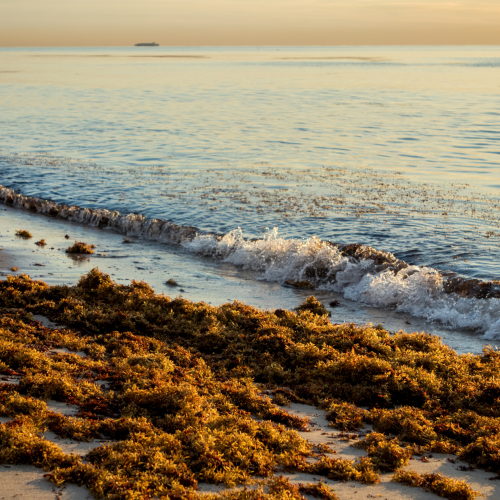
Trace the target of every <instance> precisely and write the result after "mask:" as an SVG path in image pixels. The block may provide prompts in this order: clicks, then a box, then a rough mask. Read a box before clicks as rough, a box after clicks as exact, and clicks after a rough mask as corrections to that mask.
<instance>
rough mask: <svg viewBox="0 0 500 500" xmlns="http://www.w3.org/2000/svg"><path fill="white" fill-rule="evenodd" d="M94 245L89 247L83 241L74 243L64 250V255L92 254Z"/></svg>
mask: <svg viewBox="0 0 500 500" xmlns="http://www.w3.org/2000/svg"><path fill="white" fill-rule="evenodd" d="M94 248H95V245H89V244H88V243H85V242H83V241H75V244H74V245H72V246H70V247H68V248H67V249H66V253H79V254H93V253H94V250H93V249H94Z"/></svg>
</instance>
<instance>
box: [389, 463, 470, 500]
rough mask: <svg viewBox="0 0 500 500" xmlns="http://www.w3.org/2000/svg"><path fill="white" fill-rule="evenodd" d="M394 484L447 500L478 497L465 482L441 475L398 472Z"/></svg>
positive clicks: (463, 499)
mask: <svg viewBox="0 0 500 500" xmlns="http://www.w3.org/2000/svg"><path fill="white" fill-rule="evenodd" d="M392 480H393V481H394V482H396V483H403V484H407V485H408V486H419V487H421V488H424V489H425V490H427V491H431V492H432V493H435V494H436V495H439V496H440V497H443V498H448V499H449V500H474V499H475V498H476V497H478V496H479V495H480V493H479V492H477V491H474V490H473V489H472V488H471V487H470V486H469V485H468V484H467V483H466V482H465V481H459V480H457V479H452V478H450V477H446V476H443V475H442V474H432V473H429V474H419V473H418V472H415V471H412V470H410V471H403V470H399V471H397V472H396V474H394V477H393V479H392Z"/></svg>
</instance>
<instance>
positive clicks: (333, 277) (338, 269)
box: [183, 228, 500, 340]
mask: <svg viewBox="0 0 500 500" xmlns="http://www.w3.org/2000/svg"><path fill="white" fill-rule="evenodd" d="M183 246H184V247H185V248H187V249H189V250H191V251H193V252H196V253H200V254H203V255H211V256H216V257H217V258H220V259H222V260H223V261H224V262H229V263H232V264H234V265H237V266H241V267H243V268H245V269H250V270H253V271H257V272H259V273H261V279H264V280H268V281H278V282H284V281H286V280H299V281H300V280H308V281H311V282H313V283H314V284H315V285H316V286H317V287H318V288H319V289H324V290H333V291H336V292H340V293H343V295H344V296H345V297H346V298H348V299H350V300H354V301H358V302H363V303H365V304H368V305H371V306H374V307H379V308H388V307H390V308H395V309H396V310H397V311H400V312H405V313H408V314H410V315H412V316H416V317H419V318H425V319H427V320H428V321H437V322H440V323H442V324H444V325H446V326H449V327H451V328H459V329H473V330H477V331H480V332H482V333H484V338H485V339H487V340H494V339H497V338H500V299H497V298H485V299H477V298H474V297H471V298H465V297H460V296H459V295H457V294H455V293H451V294H448V293H446V292H445V290H444V286H443V276H442V275H441V273H440V272H439V271H438V270H436V269H432V268H427V267H419V266H408V267H406V268H405V269H402V270H400V271H399V272H398V273H397V274H395V273H394V272H393V271H392V270H388V269H385V270H381V271H378V270H377V268H378V267H379V266H377V264H376V263H375V262H374V261H373V260H371V259H363V260H357V259H354V258H350V257H346V256H344V255H342V253H341V252H340V251H339V249H338V248H337V247H336V246H332V245H330V244H328V243H327V242H323V241H320V240H319V239H317V238H314V237H313V238H309V239H307V240H305V241H300V240H296V239H285V238H281V237H279V235H278V231H277V229H276V228H275V229H274V230H272V231H270V232H269V233H268V234H267V235H266V236H265V237H264V238H263V239H261V240H256V241H250V240H246V239H245V238H244V237H243V235H242V233H241V231H240V230H234V231H231V232H230V233H228V234H227V235H225V236H224V237H223V238H222V239H220V240H217V238H215V237H213V236H211V235H204V236H197V237H195V238H194V239H192V240H189V241H185V242H184V243H183ZM318 271H320V273H319V274H320V276H318Z"/></svg>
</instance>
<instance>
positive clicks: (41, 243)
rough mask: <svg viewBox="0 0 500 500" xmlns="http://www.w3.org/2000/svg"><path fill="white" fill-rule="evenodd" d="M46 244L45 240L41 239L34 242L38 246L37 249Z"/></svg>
mask: <svg viewBox="0 0 500 500" xmlns="http://www.w3.org/2000/svg"><path fill="white" fill-rule="evenodd" d="M46 244H47V242H46V241H45V239H41V240H40V241H37V242H35V245H38V246H39V247H44V246H45V245H46Z"/></svg>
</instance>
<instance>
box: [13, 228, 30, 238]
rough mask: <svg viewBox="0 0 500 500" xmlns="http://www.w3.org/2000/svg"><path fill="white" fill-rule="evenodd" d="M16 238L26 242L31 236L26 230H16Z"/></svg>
mask: <svg viewBox="0 0 500 500" xmlns="http://www.w3.org/2000/svg"><path fill="white" fill-rule="evenodd" d="M16 236H19V237H20V238H24V239H26V240H28V239H30V238H33V235H32V234H31V233H30V232H29V231H27V230H26V229H18V230H17V231H16Z"/></svg>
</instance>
